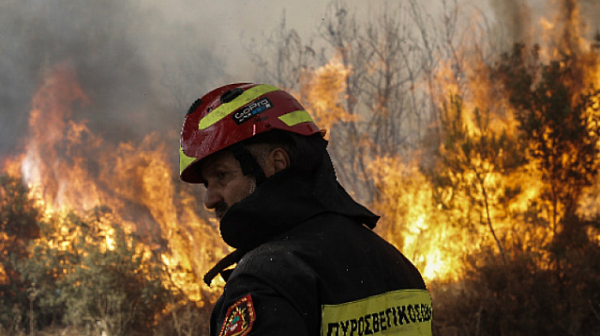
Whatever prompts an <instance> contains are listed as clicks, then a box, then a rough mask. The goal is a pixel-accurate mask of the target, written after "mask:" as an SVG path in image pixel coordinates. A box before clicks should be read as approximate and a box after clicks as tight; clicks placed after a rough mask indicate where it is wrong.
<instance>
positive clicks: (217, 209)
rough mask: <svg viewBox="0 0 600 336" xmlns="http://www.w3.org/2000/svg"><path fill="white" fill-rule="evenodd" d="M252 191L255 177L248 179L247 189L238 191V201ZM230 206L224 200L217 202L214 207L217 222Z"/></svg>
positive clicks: (254, 189) (254, 185)
mask: <svg viewBox="0 0 600 336" xmlns="http://www.w3.org/2000/svg"><path fill="white" fill-rule="evenodd" d="M254 191H256V179H254V178H252V179H251V181H250V185H249V186H248V189H246V190H245V191H242V192H240V198H239V201H241V200H243V199H245V198H246V197H248V196H250V195H252V194H253V193H254ZM239 201H238V202H239ZM236 203H237V202H236ZM234 204H235V203H234ZM232 205H233V204H232ZM230 207H231V206H230V205H229V204H227V203H226V202H221V203H219V204H218V205H217V206H216V207H215V216H216V217H217V219H218V220H219V222H220V221H221V220H222V219H223V216H225V213H226V212H227V211H228V210H229V208H230Z"/></svg>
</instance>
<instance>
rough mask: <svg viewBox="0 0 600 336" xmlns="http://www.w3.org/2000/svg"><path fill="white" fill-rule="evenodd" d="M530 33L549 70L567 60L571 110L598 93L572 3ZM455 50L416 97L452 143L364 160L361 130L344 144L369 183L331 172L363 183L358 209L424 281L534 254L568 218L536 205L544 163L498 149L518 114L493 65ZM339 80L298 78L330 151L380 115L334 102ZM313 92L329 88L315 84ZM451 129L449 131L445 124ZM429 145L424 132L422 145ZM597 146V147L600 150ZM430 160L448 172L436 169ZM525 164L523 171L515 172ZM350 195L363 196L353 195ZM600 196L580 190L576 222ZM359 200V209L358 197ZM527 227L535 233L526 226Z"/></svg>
mask: <svg viewBox="0 0 600 336" xmlns="http://www.w3.org/2000/svg"><path fill="white" fill-rule="evenodd" d="M538 23H539V27H536V29H540V30H541V31H542V32H543V34H542V35H541V40H540V41H538V43H541V46H540V48H539V49H536V50H537V52H538V53H539V61H540V62H543V63H549V62H551V61H553V60H558V59H560V57H562V56H564V55H567V56H568V57H571V58H572V59H574V60H575V61H574V64H576V66H574V67H573V69H572V71H573V79H572V80H571V82H568V83H567V85H569V86H570V87H571V88H572V89H573V90H574V92H576V93H575V96H574V97H570V99H571V102H572V107H575V105H576V104H577V101H578V99H579V98H577V95H581V94H586V93H587V92H588V90H589V89H590V88H596V89H597V88H599V87H600V77H599V76H600V62H599V61H598V53H597V50H595V49H594V45H595V44H594V43H592V42H591V41H589V40H587V39H585V38H584V37H583V36H585V34H586V32H585V30H584V29H583V28H582V27H583V25H582V22H581V19H580V12H579V7H578V3H577V2H576V1H572V0H564V1H560V5H559V6H558V8H557V14H556V16H555V18H553V19H551V18H542V19H541V20H540V21H539V22H538ZM474 26H476V23H475V24H474ZM473 31H476V29H475V28H474V29H473ZM472 35H477V34H472ZM533 35H535V34H533ZM372 42H373V43H377V41H372ZM596 44H598V43H596ZM527 50H529V49H527ZM453 52H454V54H453V58H452V59H444V58H443V57H441V56H439V59H440V60H441V61H440V64H439V66H438V68H437V69H436V71H435V72H434V73H433V76H432V78H433V80H432V84H431V85H426V84H423V85H421V86H420V87H421V88H426V89H423V90H424V91H423V92H424V94H426V95H429V96H430V97H431V100H432V101H433V102H434V105H435V108H436V109H437V110H438V111H440V113H439V116H438V119H435V120H437V123H438V124H437V125H435V126H440V125H441V123H443V124H445V125H446V126H445V127H447V129H442V132H446V133H445V134H442V135H447V134H448V133H449V132H454V133H455V134H454V133H453V134H454V137H455V139H459V140H455V143H440V144H439V147H437V148H435V149H434V150H433V152H435V153H433V152H431V151H428V150H422V149H419V150H406V151H402V152H401V153H398V154H393V153H391V154H390V153H388V154H386V155H380V154H378V153H377V151H376V150H373V148H375V147H377V146H378V145H379V144H378V143H376V141H375V140H373V139H372V138H371V135H370V134H368V133H360V131H359V132H358V133H357V134H354V133H353V134H352V135H356V136H359V137H362V139H363V140H361V142H359V146H360V148H359V149H355V150H357V151H358V152H360V153H362V155H363V156H364V157H365V160H364V162H365V163H366V166H367V172H368V174H366V176H361V175H360V174H359V173H357V169H358V167H357V165H356V164H355V163H354V162H342V164H341V166H340V164H338V170H341V171H342V174H341V175H343V176H353V178H359V179H361V178H362V179H366V180H372V188H373V189H372V193H373V194H374V197H373V199H372V200H367V201H368V203H369V204H368V205H370V206H371V207H372V208H374V209H375V210H376V212H377V213H378V214H379V215H381V216H382V219H381V221H380V224H379V226H378V231H379V233H380V234H381V235H382V236H383V237H385V238H386V239H387V240H388V241H390V242H391V243H392V244H394V245H395V246H396V247H398V248H399V249H400V250H401V251H403V253H404V254H405V255H406V256H407V257H409V259H411V260H412V261H413V262H414V263H415V264H416V266H417V268H419V269H420V271H421V273H422V274H423V275H424V277H425V278H426V279H428V280H434V279H438V280H452V279H456V278H457V277H458V276H459V275H460V272H461V270H462V264H463V261H464V260H465V258H466V257H467V256H468V255H470V254H475V253H478V252H480V251H481V250H482V249H487V250H493V251H495V254H496V255H497V256H499V258H501V259H504V258H505V257H507V256H506V254H507V253H509V252H507V251H512V252H510V253H515V252H514V251H517V250H519V249H522V250H528V251H534V252H536V253H537V252H539V253H540V254H543V251H541V249H542V247H543V246H547V245H548V243H550V242H552V240H553V238H554V236H555V235H556V234H557V230H556V227H557V225H558V224H557V223H559V222H560V221H561V220H562V219H563V218H564V216H565V215H566V211H567V209H566V205H565V204H562V203H561V202H555V203H553V202H552V201H550V200H547V199H544V198H543V195H544V193H546V194H547V190H548V188H549V187H548V179H549V177H548V176H546V175H544V173H543V169H542V166H541V165H542V163H541V162H540V161H539V160H537V159H535V158H534V157H533V156H531V154H526V153H525V150H526V149H525V148H522V149H518V148H510V147H506V144H507V143H519V138H518V127H519V121H518V120H517V117H516V115H517V114H516V112H518V111H515V110H514V107H513V104H511V101H510V97H509V94H508V93H507V90H505V89H504V88H502V87H501V86H500V85H499V83H498V82H497V81H494V80H493V79H492V78H493V76H494V74H493V73H492V68H493V64H491V63H490V60H489V55H488V56H486V55H484V54H485V52H484V51H482V48H481V45H480V43H478V42H477V41H468V40H465V42H464V44H462V45H461V46H460V47H458V48H457V49H456V50H453ZM435 56H438V55H435ZM560 66H563V67H565V66H567V65H566V64H564V63H562V64H560ZM377 67H378V65H377V64H374V65H373V68H374V69H375V70H373V71H377V69H378V68H377ZM381 71H382V72H383V70H381ZM348 76H352V71H351V69H349V68H346V67H344V66H343V65H342V64H340V63H339V60H338V59H337V58H334V59H332V60H331V61H330V63H328V64H326V65H324V66H323V67H321V68H318V69H317V70H316V71H314V72H313V73H311V74H309V75H308V76H307V77H306V78H305V79H304V86H303V90H304V91H303V92H304V93H305V94H303V95H302V96H303V98H304V99H305V100H306V101H307V102H308V103H307V105H309V106H310V107H313V108H312V112H313V113H314V114H316V120H317V121H319V120H323V121H326V122H325V125H326V128H327V129H332V127H333V131H331V133H332V140H331V141H332V145H333V146H335V145H336V143H335V142H336V141H340V142H344V141H346V142H345V144H347V143H350V142H349V141H348V140H347V139H345V138H344V136H346V135H345V134H335V131H336V128H335V126H334V125H335V123H336V122H337V121H345V122H354V123H355V124H356V129H359V130H361V123H364V122H365V120H372V118H374V117H373V116H371V115H370V114H369V113H372V114H375V113H382V114H383V115H385V114H386V113H387V112H386V111H383V112H380V111H378V110H377V109H375V110H373V111H369V109H368V108H365V107H364V106H359V105H358V103H357V101H356V97H349V96H346V95H344V94H343V93H344V92H346V86H345V85H346V83H347V82H348ZM330 77H335V78H337V81H333V80H332V79H331V78H330ZM534 80H535V81H540V80H541V78H534ZM565 80H567V79H565ZM535 81H534V83H532V84H535V83H536V82H535ZM320 83H327V85H326V86H320V85H319V84H320ZM332 83H333V84H332ZM419 89H420V88H419V87H417V88H415V90H419ZM458 97H460V98H458ZM353 99H354V100H353ZM350 100H353V101H350ZM599 104H600V102H598V101H595V102H594V103H593V106H590V107H589V108H588V110H587V115H586V118H587V120H588V121H592V120H598V117H599V116H598V113H599V112H598V106H599ZM349 105H353V106H354V107H355V110H353V111H352V112H353V113H352V114H350V113H349V111H348V110H347V106H349ZM320 106H323V107H325V108H319V107H320ZM357 106H359V107H357ZM382 106H383V104H382ZM315 107H316V108H315ZM340 109H341V110H340ZM347 116H351V117H353V118H347ZM359 116H360V117H359ZM453 123H454V125H455V126H456V128H455V129H452V128H451V127H450V126H449V125H453ZM591 124H593V123H591ZM545 132H546V134H543V136H545V139H546V140H545V141H546V142H547V146H548V147H549V148H553V147H555V146H558V144H556V143H552V136H551V132H552V131H551V130H550V129H547V130H546V131H545ZM590 132H591V131H590ZM437 136H439V135H436V134H430V137H437ZM460 141H463V142H460ZM597 146H598V147H600V143H598V144H597ZM519 151H520V152H519ZM575 153H576V149H575V148H573V149H572V153H571V154H569V153H568V152H565V153H564V154H561V155H562V156H561V158H560V159H561V160H562V165H563V166H565V165H568V164H573V163H575V162H576V160H577V156H576V154H575ZM434 155H440V156H442V157H444V158H445V159H446V160H448V162H441V161H442V160H439V159H438V160H437V161H435V160H433V159H432V156H434ZM523 155H525V156H524V158H525V159H526V162H525V163H518V162H514V161H515V160H516V159H517V157H519V156H523ZM342 157H343V158H344V159H346V156H343V155H342ZM597 160H600V158H597ZM432 161H433V163H431V162H432ZM432 173H433V174H435V175H436V176H437V177H443V178H444V179H445V184H443V185H442V186H440V185H434V184H433V183H432V179H431V176H432V175H431V174H432ZM351 191H354V193H355V194H356V195H359V194H361V190H351ZM599 192H600V180H599V179H597V178H596V182H595V185H593V186H592V187H589V188H587V189H585V190H584V192H583V193H584V195H583V197H582V198H581V201H580V202H579V204H577V209H578V210H577V211H578V213H579V214H584V215H585V216H586V217H587V218H594V217H595V216H597V215H598V214H600V207H599V206H598V204H600V203H599V202H598V201H599V196H598V195H599ZM359 201H362V202H365V199H359ZM531 212H534V214H532V213H531ZM531 216H533V219H532V218H531ZM528 221H537V222H536V223H538V222H539V223H538V224H535V225H529V224H524V223H529V222H528ZM544 223H547V224H544ZM589 234H590V236H593V237H596V239H599V238H598V237H600V232H591V233H589Z"/></svg>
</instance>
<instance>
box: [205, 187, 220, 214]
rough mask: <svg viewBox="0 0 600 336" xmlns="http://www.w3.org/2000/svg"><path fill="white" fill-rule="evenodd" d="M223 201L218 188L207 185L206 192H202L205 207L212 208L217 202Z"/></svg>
mask: <svg viewBox="0 0 600 336" xmlns="http://www.w3.org/2000/svg"><path fill="white" fill-rule="evenodd" d="M222 201H223V196H222V194H221V192H220V191H219V189H218V188H215V187H211V186H209V187H207V188H206V193H205V194H204V206H205V207H206V208H207V209H214V208H215V207H216V206H217V204H219V203H221V202H222Z"/></svg>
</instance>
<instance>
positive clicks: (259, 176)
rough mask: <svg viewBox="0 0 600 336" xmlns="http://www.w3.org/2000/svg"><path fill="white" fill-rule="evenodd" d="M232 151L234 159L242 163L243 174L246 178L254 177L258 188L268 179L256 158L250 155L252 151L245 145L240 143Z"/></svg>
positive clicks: (232, 147) (233, 146)
mask: <svg viewBox="0 0 600 336" xmlns="http://www.w3.org/2000/svg"><path fill="white" fill-rule="evenodd" d="M230 149H231V153H232V154H233V157H235V158H236V160H238V161H239V162H240V166H241V167H242V173H244V175H245V176H249V175H251V176H254V178H255V179H256V186H257V187H258V186H259V185H261V183H263V182H264V181H265V180H266V179H267V177H266V176H265V172H264V171H263V169H262V167H261V166H260V165H259V164H258V162H257V161H256V159H255V158H254V156H252V154H250V151H249V150H248V148H246V146H244V144H243V143H241V142H238V143H236V144H234V145H232V146H231V147H230Z"/></svg>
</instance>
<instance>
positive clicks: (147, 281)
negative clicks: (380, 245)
mask: <svg viewBox="0 0 600 336" xmlns="http://www.w3.org/2000/svg"><path fill="white" fill-rule="evenodd" d="M442 4H443V5H444V11H443V13H442V17H443V19H444V20H442V23H441V26H439V27H437V26H436V27H437V28H431V29H427V28H426V26H427V25H426V24H425V22H427V20H429V19H430V17H428V15H427V14H425V13H423V12H422V10H421V8H420V7H419V6H418V5H417V4H416V2H411V3H410V4H408V5H406V6H405V7H400V8H399V9H397V12H394V11H390V10H388V11H385V13H384V14H382V15H381V17H379V18H378V20H377V23H373V24H370V25H367V26H360V25H359V24H358V23H357V21H356V20H355V19H354V18H353V16H352V15H351V13H350V12H349V11H348V10H347V8H345V7H344V6H343V5H341V4H340V3H333V4H332V6H331V12H330V13H329V15H328V16H327V17H328V19H327V20H325V21H324V23H323V25H322V26H321V27H320V31H319V32H320V37H321V40H322V41H321V42H324V43H325V44H327V46H328V47H330V50H332V53H333V54H334V56H333V57H325V56H324V54H323V55H318V54H317V53H316V52H315V51H314V50H316V49H317V48H316V47H314V46H312V45H304V44H302V42H301V41H300V39H299V38H298V36H297V34H296V33H295V32H294V31H290V30H287V29H285V27H284V26H282V28H283V29H280V30H278V33H277V34H278V35H276V36H274V38H273V40H271V41H270V43H271V44H270V45H271V46H272V47H274V48H275V50H274V52H273V53H272V54H273V55H277V56H278V57H276V58H274V59H257V60H256V61H257V64H259V65H260V66H261V67H263V70H264V72H263V74H265V76H266V77H267V78H263V79H262V80H265V81H267V82H269V83H273V84H275V85H279V86H282V87H286V88H288V89H290V90H292V91H293V92H294V90H295V92H296V94H297V96H298V97H299V98H300V99H301V100H302V101H303V104H305V107H306V108H307V110H310V111H312V113H313V114H314V117H315V119H316V122H317V124H319V125H323V126H324V127H326V128H327V130H328V138H329V140H330V152H331V155H332V158H333V159H334V161H335V163H336V167H337V174H338V177H339V179H340V181H341V183H342V184H343V185H344V186H346V188H347V189H348V190H349V191H350V192H352V193H353V194H354V195H355V196H356V197H357V198H358V199H359V200H360V201H361V202H363V203H365V204H367V205H369V206H370V207H372V208H374V209H375V210H376V212H377V213H379V214H380V215H381V216H382V219H381V221H380V223H379V225H378V229H377V230H378V233H379V234H381V235H382V236H383V237H385V238H386V239H387V240H388V241H390V242H391V243H393V244H394V245H396V246H397V247H398V248H399V249H400V250H401V251H403V253H404V254H405V255H406V256H407V257H408V258H409V259H411V260H412V261H413V262H414V263H415V264H416V265H417V267H418V268H419V269H420V271H421V272H422V274H423V275H424V277H425V278H426V280H427V282H428V283H429V287H430V289H431V291H432V294H433V301H434V312H435V313H434V316H435V317H434V322H433V323H434V324H433V325H434V329H435V330H434V331H435V333H436V334H438V335H531V334H541V333H543V334H547V335H569V334H578V335H595V334H598V333H599V332H600V329H599V327H598V326H599V325H600V216H599V215H600V207H599V206H598V204H599V199H600V178H599V176H598V169H599V168H600V54H599V52H600V50H599V47H600V39H599V38H597V39H596V40H593V39H591V40H590V39H588V38H587V36H589V35H590V34H589V32H586V31H585V30H583V29H582V27H584V25H583V23H584V22H583V21H582V18H581V13H580V8H579V4H578V3H577V2H576V1H569V0H562V1H560V2H559V6H558V8H557V11H556V12H557V13H559V14H557V15H556V17H555V18H544V19H543V20H542V21H541V22H540V24H539V25H536V27H538V26H539V27H541V28H543V29H544V34H543V38H542V39H541V40H540V41H537V42H538V43H539V44H531V43H530V41H523V42H527V43H529V44H524V43H517V44H515V45H514V46H512V47H511V48H509V49H508V50H506V51H497V49H495V48H493V47H487V46H485V45H484V43H482V42H487V41H486V40H485V39H489V38H490V36H489V35H488V34H487V33H483V32H482V31H480V30H478V29H476V28H472V27H466V28H464V29H465V33H464V35H461V37H462V38H460V39H457V38H456V36H454V35H453V32H454V34H458V33H456V31H457V29H458V27H457V9H456V8H455V7H452V6H446V5H447V3H446V2H442ZM401 15H404V19H403V20H410V21H411V22H412V23H414V25H408V24H407V23H406V22H405V21H401V20H400V19H399V17H401ZM414 27H416V28H414ZM436 34H437V35H436ZM438 35H439V36H438ZM529 35H531V34H529ZM456 41H460V43H457V42H456ZM274 65H276V66H274ZM273 69H277V72H273V71H274V70H273ZM90 104H94V101H93V99H90V98H89V97H88V95H87V93H86V92H84V90H83V89H82V88H81V86H80V85H79V83H78V74H77V73H76V69H74V68H73V67H71V66H68V65H65V64H58V65H54V66H51V67H49V69H48V70H47V72H46V73H45V74H44V76H43V79H42V80H41V82H40V84H39V87H38V89H37V92H36V94H35V95H34V96H33V97H32V104H31V106H32V109H31V111H30V114H29V133H28V135H27V137H26V141H25V143H26V146H25V148H24V151H23V152H22V153H21V154H20V155H17V156H15V157H5V158H2V163H3V164H2V173H3V174H2V176H1V177H0V196H1V199H0V253H1V254H2V259H1V261H0V334H4V332H6V333H8V334H20V333H21V334H22V333H24V331H25V330H29V331H30V332H31V333H33V331H34V330H36V329H40V328H48V327H52V326H62V327H73V328H78V329H77V330H80V331H81V330H84V331H85V330H87V332H90V333H92V332H96V333H100V332H104V333H106V334H107V335H132V334H136V333H139V334H150V333H154V334H157V335H160V334H178V335H188V334H200V333H203V332H206V323H207V321H208V316H207V314H208V312H209V311H210V306H211V305H212V303H214V300H215V298H216V294H218V293H219V291H220V286H216V288H209V287H206V286H205V285H204V284H203V283H202V281H200V280H199V279H200V278H201V276H202V275H203V274H204V272H205V271H206V270H208V269H209V268H210V266H211V265H212V264H213V263H214V262H215V261H217V260H219V259H220V258H221V257H222V256H224V255H225V254H226V253H227V252H228V248H227V247H226V246H225V245H224V244H223V243H222V242H221V239H220V237H219V236H218V229H217V223H216V222H215V221H214V219H209V216H207V213H206V211H205V210H204V209H201V208H200V204H201V202H200V201H199V200H198V199H197V198H198V197H202V195H199V194H198V192H197V191H195V190H193V189H192V188H190V187H189V186H184V185H182V184H180V183H178V181H177V176H176V171H177V169H176V168H175V167H174V165H173V162H171V161H170V159H169V151H170V150H169V148H175V147H174V146H171V145H166V143H165V139H164V138H163V137H162V136H161V134H158V133H154V134H150V135H148V136H147V137H146V138H144V139H143V140H142V141H140V142H133V141H130V142H121V143H116V144H115V143H112V142H109V141H106V140H105V139H103V138H102V136H101V135H100V134H95V133H94V132H93V131H92V130H91V129H90V128H89V127H88V121H86V120H82V119H80V118H78V116H77V112H78V111H80V110H82V109H85V108H86V107H87V106H89V105H90Z"/></svg>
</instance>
